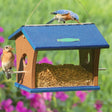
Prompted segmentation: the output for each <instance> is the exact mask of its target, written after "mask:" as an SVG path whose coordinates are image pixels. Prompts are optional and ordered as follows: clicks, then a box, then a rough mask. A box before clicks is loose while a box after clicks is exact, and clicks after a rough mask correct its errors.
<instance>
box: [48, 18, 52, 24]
mask: <svg viewBox="0 0 112 112" xmlns="http://www.w3.org/2000/svg"><path fill="white" fill-rule="evenodd" d="M53 21H54V18H53V19H51V20H50V21H49V22H47V23H46V24H50V23H52V22H53Z"/></svg>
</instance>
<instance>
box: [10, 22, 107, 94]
mask: <svg viewBox="0 0 112 112" xmlns="http://www.w3.org/2000/svg"><path fill="white" fill-rule="evenodd" d="M52 26H53V28H55V27H57V26H58V27H59V28H60V26H61V27H66V28H69V27H74V28H75V27H76V26H78V27H79V28H80V27H83V26H87V27H89V26H90V28H91V27H94V28H96V26H95V25H94V24H92V23H91V24H83V25H79V24H63V25H36V26H35V25H33V26H32V25H31V27H41V28H42V27H44V28H45V27H46V29H47V28H48V27H52ZM26 27H29V28H30V26H22V27H21V28H20V29H18V30H17V31H16V32H14V33H13V34H12V35H11V36H9V39H13V40H15V43H16V56H17V70H18V71H26V72H25V73H19V74H17V75H16V80H17V82H16V83H15V86H16V87H18V88H21V89H23V90H26V91H28V92H32V93H37V92H56V91H77V90H99V89H100V87H99V86H98V66H99V56H100V49H101V48H108V47H109V45H108V44H107V42H106V41H105V40H104V38H102V35H101V34H100V32H99V31H98V30H97V31H96V32H97V33H98V34H97V36H101V40H98V42H99V41H102V43H100V45H99V44H98V42H97V40H96V44H95V45H93V46H92V45H91V46H90V47H89V45H87V46H78V47H77V46H76V48H75V47H72V45H71V47H62V46H60V48H59V46H58V48H56V47H54V48H52V47H51V49H50V47H49V48H48V47H46V48H45V47H44V48H42V46H41V47H40V48H39V49H37V48H34V45H33V43H31V42H30V39H29V34H28V33H27V32H26V31H25V29H24V28H26ZM84 28H86V27H84ZM96 29H97V28H96ZM28 30H29V29H28ZM44 30H45V29H44ZM53 30H55V29H53ZM81 30H82V29H81ZM29 31H30V30H29ZM59 31H60V30H59ZM34 32H35V31H34ZM51 33H52V32H51ZM46 35H47V33H46ZM91 36H92V35H91ZM41 38H42V37H41ZM49 38H52V37H49ZM58 38H60V37H58ZM77 38H79V37H77ZM47 39H48V38H47ZM95 39H97V38H96V37H95ZM80 40H81V39H80ZM36 41H37V40H36ZM38 41H39V40H38ZM43 44H47V43H45V42H44V43H43ZM74 44H75V42H74ZM90 44H91V42H90ZM60 45H61V44H60ZM69 45H70V44H69ZM55 49H56V50H57V49H59V50H61V49H62V50H66V49H79V61H80V65H81V66H82V67H84V68H85V69H86V70H87V71H89V72H91V73H92V74H93V86H75V87H49V88H48V87H47V88H36V86H35V83H36V82H35V73H36V69H35V68H36V61H37V53H38V51H39V50H55ZM26 56H27V57H28V63H27V65H26V63H25V57H26ZM89 58H90V59H89Z"/></svg>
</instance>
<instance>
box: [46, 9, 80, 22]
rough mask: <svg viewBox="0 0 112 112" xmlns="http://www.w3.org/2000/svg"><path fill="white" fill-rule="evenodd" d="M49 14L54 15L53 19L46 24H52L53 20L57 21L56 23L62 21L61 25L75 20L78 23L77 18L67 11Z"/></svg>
mask: <svg viewBox="0 0 112 112" xmlns="http://www.w3.org/2000/svg"><path fill="white" fill-rule="evenodd" d="M51 14H54V15H55V17H54V18H53V19H51V20H50V21H49V22H48V23H47V24H50V23H52V22H53V21H54V20H58V22H60V21H63V23H65V21H67V20H75V21H77V22H78V23H79V16H78V15H77V14H75V13H73V12H72V11H69V10H57V11H55V12H52V13H51Z"/></svg>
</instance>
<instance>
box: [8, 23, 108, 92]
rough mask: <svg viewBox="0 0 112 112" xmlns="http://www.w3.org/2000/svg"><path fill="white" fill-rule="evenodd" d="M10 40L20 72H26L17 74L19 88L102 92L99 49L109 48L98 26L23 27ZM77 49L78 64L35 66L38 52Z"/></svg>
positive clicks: (27, 89)
mask: <svg viewBox="0 0 112 112" xmlns="http://www.w3.org/2000/svg"><path fill="white" fill-rule="evenodd" d="M9 39H10V40H15V43H16V55H17V71H25V73H19V74H17V82H16V83H15V86H16V87H18V88H21V89H23V90H26V91H29V92H33V93H36V92H53V91H76V90H98V89H100V87H99V86H98V65H99V56H100V49H101V48H108V47H109V45H108V43H107V42H106V41H105V39H104V38H103V36H102V35H101V33H100V32H99V30H98V29H97V27H96V26H95V24H92V23H91V24H83V25H80V24H63V25H34V26H33V25H32V26H22V27H21V28H19V29H18V30H17V31H15V32H14V33H13V34H12V35H10V36H9ZM74 49H77V50H79V65H72V64H64V65H50V64H45V63H44V64H36V60H37V58H38V56H37V53H38V51H41V50H74ZM51 52H52V51H51ZM74 55H75V54H74ZM26 56H27V59H28V62H27V64H26V63H25V58H26Z"/></svg>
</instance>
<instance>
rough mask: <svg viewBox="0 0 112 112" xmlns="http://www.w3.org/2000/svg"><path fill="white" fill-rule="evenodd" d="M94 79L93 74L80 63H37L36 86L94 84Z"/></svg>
mask: <svg viewBox="0 0 112 112" xmlns="http://www.w3.org/2000/svg"><path fill="white" fill-rule="evenodd" d="M92 80H93V74H92V73H90V72H88V71H86V69H84V68H83V67H81V66H78V65H72V64H64V65H50V64H47V63H42V64H37V65H36V87H68V86H70V87H71V86H87V85H91V86H92V85H93V83H92Z"/></svg>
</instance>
